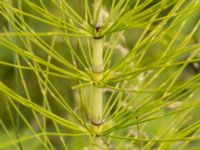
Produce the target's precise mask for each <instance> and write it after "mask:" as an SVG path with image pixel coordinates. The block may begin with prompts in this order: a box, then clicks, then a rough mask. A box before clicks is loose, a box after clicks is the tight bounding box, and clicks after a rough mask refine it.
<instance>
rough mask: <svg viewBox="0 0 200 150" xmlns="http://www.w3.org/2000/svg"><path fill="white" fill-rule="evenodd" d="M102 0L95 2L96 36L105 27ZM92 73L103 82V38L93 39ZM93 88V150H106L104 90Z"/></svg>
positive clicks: (97, 79) (95, 0)
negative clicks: (104, 141)
mask: <svg viewBox="0 0 200 150" xmlns="http://www.w3.org/2000/svg"><path fill="white" fill-rule="evenodd" d="M101 5H102V0H94V18H93V21H94V26H95V36H96V35H97V36H98V35H99V30H100V29H101V27H102V25H103V21H102V13H101ZM92 71H93V78H94V83H95V84H98V82H99V81H100V80H101V77H102V73H103V71H104V65H103V40H102V38H94V39H93V61H92ZM95 84H94V85H93V86H92V90H91V92H92V93H91V95H92V102H91V122H92V132H93V133H94V138H93V139H92V147H91V149H92V150H101V149H104V148H103V147H104V145H103V141H102V139H101V137H98V135H99V134H101V126H102V124H103V118H102V114H103V111H102V109H103V91H102V88H99V87H96V85H95Z"/></svg>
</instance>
